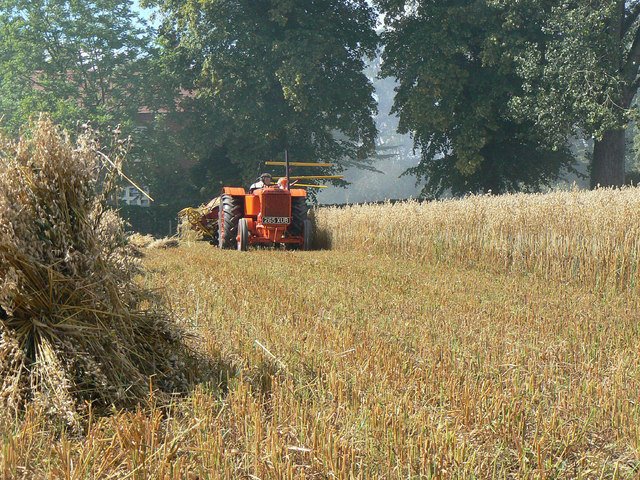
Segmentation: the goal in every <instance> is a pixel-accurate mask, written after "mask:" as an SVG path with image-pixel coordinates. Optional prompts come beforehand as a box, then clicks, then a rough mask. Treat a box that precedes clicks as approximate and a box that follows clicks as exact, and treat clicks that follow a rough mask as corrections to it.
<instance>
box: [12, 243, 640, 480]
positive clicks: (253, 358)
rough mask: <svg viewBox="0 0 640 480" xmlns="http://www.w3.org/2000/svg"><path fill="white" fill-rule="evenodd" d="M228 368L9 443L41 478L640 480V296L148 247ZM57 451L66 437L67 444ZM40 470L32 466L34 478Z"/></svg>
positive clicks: (36, 426)
mask: <svg viewBox="0 0 640 480" xmlns="http://www.w3.org/2000/svg"><path fill="white" fill-rule="evenodd" d="M145 266H146V268H147V269H148V270H149V272H150V274H149V275H147V276H145V277H144V278H142V279H141V281H142V282H143V283H144V286H146V287H153V288H161V289H164V291H165V292H166V296H167V299H168V300H169V301H170V302H171V304H172V305H173V307H174V309H175V310H176V313H177V314H178V317H179V318H180V319H181V321H182V322H183V324H184V325H185V326H186V327H187V328H189V329H191V330H192V331H194V332H197V333H198V335H199V338H200V341H201V345H202V348H203V350H204V353H205V354H206V355H207V356H208V357H209V358H210V359H211V360H212V361H214V362H215V363H216V365H217V370H218V375H217V380H215V381H213V382H210V383H208V384H202V385H201V386H200V387H198V388H197V389H196V390H195V391H194V392H192V393H191V394H190V395H188V396H187V397H185V398H182V399H176V401H175V402H174V404H173V406H172V407H171V408H169V409H161V408H158V407H157V406H155V399H154V398H153V397H152V398H150V399H149V401H148V402H147V403H146V404H143V405H141V407H140V408H139V409H138V410H134V411H128V412H122V413H117V414H114V415H112V416H107V417H102V418H97V419H94V420H92V421H91V422H90V425H89V427H88V430H87V433H86V436H85V437H81V438H76V437H72V436H68V435H66V434H62V436H61V437H52V436H51V435H50V434H48V433H46V430H45V429H42V428H41V424H40V422H41V420H40V417H38V416H37V415H35V414H27V416H26V418H25V419H24V420H23V421H22V422H20V423H19V424H17V425H13V426H12V427H11V428H10V429H6V430H5V433H4V435H3V448H2V450H0V452H2V453H1V455H2V468H3V472H4V474H5V476H7V477H12V476H20V475H23V474H24V475H26V476H27V477H28V478H29V477H31V476H33V477H47V478H109V477H110V476H111V477H113V478H119V477H120V478H125V477H126V478H138V479H146V478H175V479H178V478H261V479H266V478H290V479H294V478H296V479H297V478H399V479H400V478H635V477H637V475H638V468H639V461H640V454H639V451H638V448H639V445H640V427H639V425H640V405H639V402H640V397H639V394H640V365H639V363H640V360H639V356H638V345H639V344H640V328H639V327H638V325H639V323H638V317H637V311H638V308H639V306H640V305H639V304H638V297H637V296H635V295H632V294H630V293H629V292H616V291H615V290H608V291H607V292H597V291H594V289H593V288H591V287H590V286H589V287H583V286H580V285H576V284H575V283H567V282H563V281H561V280H556V279H553V278H550V279H544V278H541V277H539V276H536V275H529V274H520V273H510V274H504V273H495V272H489V271H486V270H485V269H483V268H476V267H470V266H460V265H453V264H449V263H447V262H431V261H424V262H418V261H415V260H414V259H412V258H398V257H395V256H388V255H385V254H384V253H378V252H372V251H359V252H353V251H319V252H281V251H250V252H248V253H241V252H235V251H220V250H217V249H215V248H212V247H211V246H209V245H207V244H204V243H201V244H195V245H191V246H189V247H184V246H183V247H180V248H177V249H173V250H166V251H160V250H153V251H149V252H148V253H147V257H146V259H145ZM51 444H53V447H50V445H51ZM25 472H28V473H27V474H25Z"/></svg>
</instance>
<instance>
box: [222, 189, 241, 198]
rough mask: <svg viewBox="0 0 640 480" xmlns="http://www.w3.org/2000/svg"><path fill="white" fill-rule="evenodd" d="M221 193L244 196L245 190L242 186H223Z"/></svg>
mask: <svg viewBox="0 0 640 480" xmlns="http://www.w3.org/2000/svg"><path fill="white" fill-rule="evenodd" d="M222 193H223V194H226V195H231V196H232V197H244V196H245V191H244V188H242V187H223V188H222Z"/></svg>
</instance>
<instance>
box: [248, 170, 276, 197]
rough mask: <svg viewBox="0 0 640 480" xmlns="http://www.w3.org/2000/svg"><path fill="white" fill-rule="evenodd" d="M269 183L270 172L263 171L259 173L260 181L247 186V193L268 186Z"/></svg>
mask: <svg viewBox="0 0 640 480" xmlns="http://www.w3.org/2000/svg"><path fill="white" fill-rule="evenodd" d="M269 185H271V174H270V173H263V174H262V175H260V181H258V182H256V183H254V184H253V185H251V186H250V187H249V193H253V191H254V190H258V189H259V188H263V187H268V186H269Z"/></svg>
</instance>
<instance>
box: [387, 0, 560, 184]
mask: <svg viewBox="0 0 640 480" xmlns="http://www.w3.org/2000/svg"><path fill="white" fill-rule="evenodd" d="M377 3H378V5H379V7H380V9H381V10H382V11H383V12H384V13H385V14H386V16H385V23H386V26H387V31H386V33H385V35H384V41H385V50H384V54H383V61H384V63H383V68H382V74H383V75H387V76H393V77H396V78H397V79H398V82H399V85H398V87H397V88H396V91H397V95H396V98H395V102H394V108H393V111H394V112H396V113H398V114H399V117H400V123H399V130H400V132H402V133H406V132H410V133H411V134H412V135H413V137H414V141H415V145H416V147H418V148H419V149H420V150H421V154H422V159H421V162H420V164H419V165H418V166H417V167H415V168H413V169H412V170H410V173H413V174H416V175H417V176H418V177H419V178H424V179H425V180H426V187H425V190H424V193H425V194H426V195H428V196H437V195H441V194H443V193H445V192H446V191H450V192H451V193H453V194H463V193H466V192H481V191H487V190H492V191H493V192H494V193H501V192H506V191H515V190H520V189H536V188H539V187H540V186H542V185H546V184H549V183H550V182H552V181H553V180H554V179H556V178H557V177H558V176H559V174H560V173H561V172H562V171H563V168H564V167H569V166H570V165H571V163H572V157H571V155H570V154H569V152H568V150H567V149H566V148H564V146H563V148H560V149H558V150H557V151H549V149H547V148H545V146H544V144H543V142H542V138H541V137H540V136H538V135H536V133H535V131H534V129H533V128H532V126H533V122H531V121H530V120H528V119H526V118H524V119H516V118H514V117H513V116H512V115H511V112H510V109H509V102H510V100H511V99H512V98H513V97H514V96H515V95H517V94H518V93H519V92H520V91H521V88H522V82H521V80H520V79H519V78H518V76H517V75H516V71H515V64H514V63H513V62H512V61H511V60H510V59H509V58H508V57H506V56H505V55H504V52H503V50H502V47H501V45H500V43H498V42H496V38H497V36H498V35H499V32H500V31H501V27H502V24H501V19H500V16H499V15H498V14H497V13H498V12H497V11H496V10H495V9H494V8H492V7H491V6H489V5H487V3H486V1H485V0H473V1H459V0H448V1H438V2H436V1H434V0H421V1H417V2H404V1H395V0H379V1H378V2H377Z"/></svg>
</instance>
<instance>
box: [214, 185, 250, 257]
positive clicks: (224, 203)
mask: <svg viewBox="0 0 640 480" xmlns="http://www.w3.org/2000/svg"><path fill="white" fill-rule="evenodd" d="M243 215H244V205H243V199H242V198H240V197H232V196H231V195H222V198H221V200H220V215H219V217H218V246H219V247H220V248H236V245H237V243H238V240H237V236H238V223H239V222H240V219H241V218H242V216H243Z"/></svg>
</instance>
